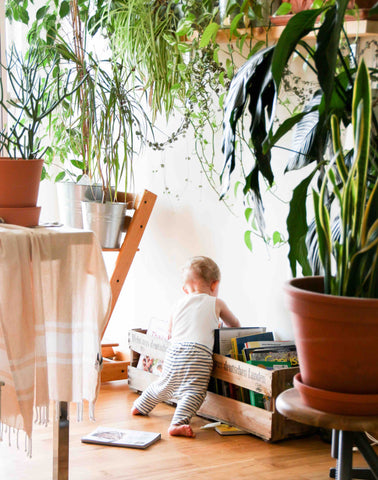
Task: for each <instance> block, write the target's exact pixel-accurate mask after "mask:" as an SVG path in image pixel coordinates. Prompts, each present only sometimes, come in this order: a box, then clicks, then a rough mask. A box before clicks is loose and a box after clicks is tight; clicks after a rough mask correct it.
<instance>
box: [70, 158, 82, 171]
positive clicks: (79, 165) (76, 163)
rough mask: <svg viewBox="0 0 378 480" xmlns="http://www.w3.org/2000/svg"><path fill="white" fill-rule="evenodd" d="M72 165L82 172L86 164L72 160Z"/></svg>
mask: <svg viewBox="0 0 378 480" xmlns="http://www.w3.org/2000/svg"><path fill="white" fill-rule="evenodd" d="M71 165H73V166H74V167H76V168H80V170H84V168H85V165H84V162H81V161H79V160H71Z"/></svg>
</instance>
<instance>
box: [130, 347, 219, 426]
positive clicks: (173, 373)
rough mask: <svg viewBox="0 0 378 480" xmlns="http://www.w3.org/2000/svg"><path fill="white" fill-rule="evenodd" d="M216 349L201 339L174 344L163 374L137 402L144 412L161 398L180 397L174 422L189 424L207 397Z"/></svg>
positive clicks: (146, 412)
mask: <svg viewBox="0 0 378 480" xmlns="http://www.w3.org/2000/svg"><path fill="white" fill-rule="evenodd" d="M212 353H213V352H212V351H211V350H210V349H209V348H207V347H205V346H204V345H200V344H198V343H191V342H182V343H176V344H173V345H171V346H170V347H169V348H168V350H167V353H166V356H165V360H164V365H163V372H162V375H161V377H160V378H159V379H158V380H156V381H155V382H153V383H152V384H151V385H149V386H148V387H147V389H146V390H145V391H144V392H143V393H142V395H141V396H140V397H139V398H138V399H137V400H136V401H135V402H134V407H135V408H136V409H137V410H138V412H140V413H141V414H143V415H148V413H149V412H150V411H151V410H152V409H153V408H154V407H155V406H156V405H157V404H158V403H160V402H165V401H169V400H172V399H174V400H176V401H177V407H176V410H175V414H174V416H173V418H172V422H171V425H183V424H188V423H189V421H190V419H191V418H192V417H193V415H195V414H196V412H197V411H198V409H199V408H200V406H201V405H202V402H203V401H204V399H205V396H206V391H207V387H208V383H209V380H210V374H211V370H212V367H213V356H212Z"/></svg>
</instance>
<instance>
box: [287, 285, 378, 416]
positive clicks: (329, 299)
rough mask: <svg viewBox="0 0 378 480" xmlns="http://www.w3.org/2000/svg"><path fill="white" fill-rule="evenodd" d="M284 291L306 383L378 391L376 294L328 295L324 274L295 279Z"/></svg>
mask: <svg viewBox="0 0 378 480" xmlns="http://www.w3.org/2000/svg"><path fill="white" fill-rule="evenodd" d="M285 291H286V294H287V299H288V306H289V309H290V311H291V312H292V320H293V328H294V337H295V342H296V345H297V349H298V358H299V364H300V371H301V380H302V382H303V384H305V385H308V386H309V387H314V388H318V389H321V390H329V391H333V392H340V393H345V394H356V395H361V394H362V395H364V394H367V395H372V394H373V395H375V394H378V361H377V351H378V299H363V298H353V297H339V296H333V295H325V294H324V293H323V278H322V277H305V278H298V279H294V280H292V281H290V282H289V283H288V284H287V285H286V287H285ZM336 413H337V412H336ZM376 414H378V404H377V408H376Z"/></svg>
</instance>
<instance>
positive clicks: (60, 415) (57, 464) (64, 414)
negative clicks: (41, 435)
mask: <svg viewBox="0 0 378 480" xmlns="http://www.w3.org/2000/svg"><path fill="white" fill-rule="evenodd" d="M57 408H58V412H57V414H56V415H55V419H54V427H53V449H54V454H53V480H68V472H69V426H70V424H69V420H68V402H58V405H57Z"/></svg>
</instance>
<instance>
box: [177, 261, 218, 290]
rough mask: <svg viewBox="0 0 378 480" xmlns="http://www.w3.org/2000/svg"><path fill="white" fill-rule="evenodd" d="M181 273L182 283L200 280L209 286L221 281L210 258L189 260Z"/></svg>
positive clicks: (215, 265)
mask: <svg viewBox="0 0 378 480" xmlns="http://www.w3.org/2000/svg"><path fill="white" fill-rule="evenodd" d="M182 273H183V278H184V281H187V280H190V279H191V280H202V281H204V282H206V283H207V284H211V283H212V282H218V281H220V279H221V273H220V270H219V267H218V265H217V264H216V263H215V262H214V260H212V259H211V258H209V257H203V256H197V257H192V258H190V259H189V260H188V261H187V262H186V264H185V265H184V266H183V268H182Z"/></svg>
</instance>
